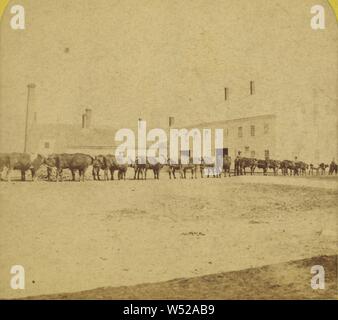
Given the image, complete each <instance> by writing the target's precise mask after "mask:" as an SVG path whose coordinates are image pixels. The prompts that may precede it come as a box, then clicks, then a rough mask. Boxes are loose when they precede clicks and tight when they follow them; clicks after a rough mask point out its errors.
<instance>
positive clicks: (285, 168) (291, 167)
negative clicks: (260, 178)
mask: <svg viewBox="0 0 338 320" xmlns="http://www.w3.org/2000/svg"><path fill="white" fill-rule="evenodd" d="M280 168H281V169H282V174H283V175H284V176H287V175H289V174H290V176H292V175H295V173H296V171H295V170H296V164H295V162H294V161H291V160H283V161H282V162H281V164H280Z"/></svg>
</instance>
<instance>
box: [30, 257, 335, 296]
mask: <svg viewBox="0 0 338 320" xmlns="http://www.w3.org/2000/svg"><path fill="white" fill-rule="evenodd" d="M314 265H321V266H323V267H324V270H325V289H323V290H320V289H318V290H314V289H312V288H311V285H310V283H311V278H312V277H313V274H311V271H310V270H311V267H312V266H314ZM337 298H338V295H337V256H336V255H334V256H320V257H314V258H310V259H302V260H297V261H290V262H286V263H280V264H274V265H268V266H263V267H260V268H252V269H245V270H240V271H233V272H226V273H217V274H211V275H205V276H201V277H194V278H182V279H175V280H171V281H165V282H158V283H146V284H140V285H135V286H122V287H105V288H98V289H93V290H88V291H82V292H75V293H63V294H56V295H44V296H38V297H33V298H31V299H114V300H115V299H116V300H117V299H120V300H123V299H146V300H147V299H173V300H175V299H337Z"/></svg>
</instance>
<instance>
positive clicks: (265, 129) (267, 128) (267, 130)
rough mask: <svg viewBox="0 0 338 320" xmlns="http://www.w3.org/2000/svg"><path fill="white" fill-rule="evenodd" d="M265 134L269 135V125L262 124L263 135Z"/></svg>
mask: <svg viewBox="0 0 338 320" xmlns="http://www.w3.org/2000/svg"><path fill="white" fill-rule="evenodd" d="M267 133H269V124H268V123H265V124H264V134H267Z"/></svg>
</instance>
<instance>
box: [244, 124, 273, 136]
mask: <svg viewBox="0 0 338 320" xmlns="http://www.w3.org/2000/svg"><path fill="white" fill-rule="evenodd" d="M263 132H264V134H267V133H269V124H268V123H265V124H264V131H263ZM250 135H251V137H254V136H255V135H256V126H254V125H251V126H250ZM242 137H243V127H238V138H242Z"/></svg>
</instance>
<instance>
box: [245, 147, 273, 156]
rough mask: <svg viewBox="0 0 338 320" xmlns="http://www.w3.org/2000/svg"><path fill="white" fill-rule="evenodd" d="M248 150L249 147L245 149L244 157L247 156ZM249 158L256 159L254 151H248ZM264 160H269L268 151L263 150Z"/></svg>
mask: <svg viewBox="0 0 338 320" xmlns="http://www.w3.org/2000/svg"><path fill="white" fill-rule="evenodd" d="M249 150H250V148H249V147H245V155H247V154H248V152H249ZM250 157H251V158H255V157H256V152H255V151H254V150H251V151H250ZM264 158H265V159H269V158H270V151H269V150H264Z"/></svg>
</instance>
